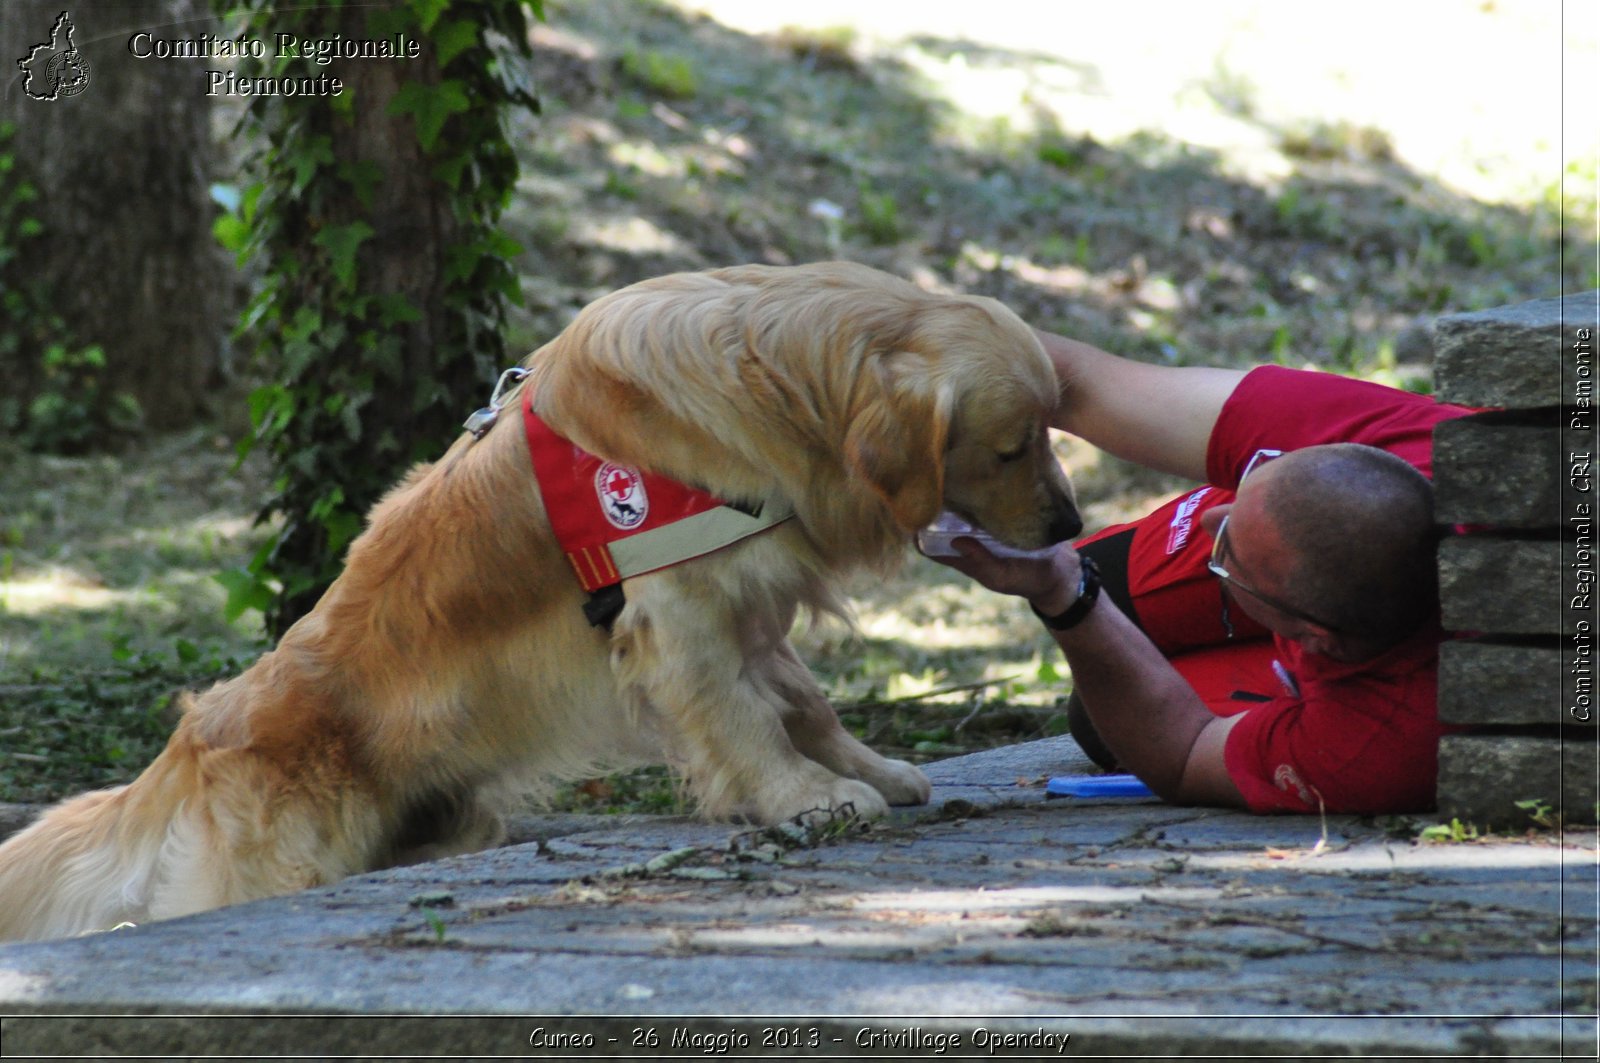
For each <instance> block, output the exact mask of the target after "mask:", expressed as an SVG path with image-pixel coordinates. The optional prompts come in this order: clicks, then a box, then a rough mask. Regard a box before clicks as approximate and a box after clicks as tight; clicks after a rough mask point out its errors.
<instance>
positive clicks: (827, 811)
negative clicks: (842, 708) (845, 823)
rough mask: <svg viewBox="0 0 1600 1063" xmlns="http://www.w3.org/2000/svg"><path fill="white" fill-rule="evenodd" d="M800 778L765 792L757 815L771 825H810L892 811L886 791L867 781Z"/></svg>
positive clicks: (835, 778)
mask: <svg viewBox="0 0 1600 1063" xmlns="http://www.w3.org/2000/svg"><path fill="white" fill-rule="evenodd" d="M907 766H908V767H909V765H907ZM919 774H920V773H919ZM797 781H799V782H800V783H801V784H800V785H795V786H789V787H782V788H773V789H770V790H769V791H768V792H767V793H764V794H762V795H761V797H760V799H759V800H758V802H757V811H756V816H755V818H756V819H757V820H758V821H760V822H761V823H763V824H767V825H769V826H770V825H771V824H774V823H782V822H784V821H785V820H791V819H799V820H800V821H801V822H802V823H805V824H807V825H810V824H820V823H824V822H827V821H828V820H830V819H834V818H836V817H837V816H839V815H840V814H841V813H844V812H853V813H854V814H855V815H857V816H860V817H861V818H863V819H878V818H880V817H882V816H887V815H888V814H889V804H888V802H887V801H885V800H884V797H883V794H881V793H879V792H878V791H877V790H876V789H875V788H873V787H871V786H869V785H867V784H866V783H864V782H858V781H856V780H855V779H842V778H839V777H838V776H833V778H832V779H830V780H828V781H826V782H819V781H818V780H816V779H814V778H807V779H804V780H797Z"/></svg>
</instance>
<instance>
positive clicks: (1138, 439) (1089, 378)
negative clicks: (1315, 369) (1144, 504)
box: [1034, 329, 1244, 481]
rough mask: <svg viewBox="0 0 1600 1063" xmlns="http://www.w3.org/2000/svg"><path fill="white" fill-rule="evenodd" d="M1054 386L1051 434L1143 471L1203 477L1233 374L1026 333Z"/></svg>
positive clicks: (1239, 375)
mask: <svg viewBox="0 0 1600 1063" xmlns="http://www.w3.org/2000/svg"><path fill="white" fill-rule="evenodd" d="M1034 331H1035V333H1036V334H1037V335H1038V337H1039V340H1040V342H1041V343H1043V344H1044V349H1045V353H1046V354H1048V355H1049V356H1050V360H1051V362H1053V363H1054V364H1055V368H1056V375H1057V377H1059V378H1060V381H1061V402H1060V405H1059V406H1058V407H1057V408H1056V415H1055V417H1054V418H1053V419H1052V421H1051V425H1052V427H1055V428H1059V429H1061V430H1062V431H1063V432H1070V433H1072V434H1073V435H1075V436H1078V437H1079V438H1081V439H1085V440H1087V441H1088V442H1090V443H1092V444H1094V445H1095V446H1097V447H1099V448H1100V449H1101V450H1105V451H1108V452H1109V453H1112V454H1115V455H1116V456H1117V457H1119V458H1124V459H1126V460H1128V461H1131V462H1135V463H1137V464H1139V465H1143V466H1146V467H1147V468H1151V469H1159V470H1161V471H1162V472H1169V473H1174V474H1176V475H1178V476H1183V477H1186V478H1188V479H1191V480H1197V481H1203V480H1204V479H1205V478H1206V446H1207V444H1208V443H1209V442H1210V439H1211V430H1212V428H1214V427H1215V426H1216V423H1217V417H1218V416H1219V415H1220V414H1221V413H1222V405H1223V403H1225V402H1227V400H1228V396H1229V395H1231V394H1233V389H1234V388H1236V387H1238V385H1239V381H1240V380H1242V379H1244V372H1243V371H1242V370H1237V369H1209V368H1204V367H1197V366H1196V367H1186V366H1162V365H1149V364H1147V363H1144V362H1135V361H1131V360H1129V359H1127V358H1119V357H1117V356H1116V355H1113V354H1108V353H1107V352H1105V351H1102V350H1101V349H1100V348H1098V347H1095V346H1092V345H1090V344H1087V343H1082V342H1080V341H1078V340H1073V339H1068V338H1067V337H1065V336H1057V335H1055V334H1053V333H1049V332H1040V331H1038V330H1037V329H1035V330H1034Z"/></svg>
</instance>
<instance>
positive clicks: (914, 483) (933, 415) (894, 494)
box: [844, 363, 954, 532]
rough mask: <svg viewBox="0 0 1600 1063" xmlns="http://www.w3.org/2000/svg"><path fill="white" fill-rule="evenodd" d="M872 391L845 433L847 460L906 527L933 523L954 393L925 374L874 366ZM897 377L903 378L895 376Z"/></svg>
mask: <svg viewBox="0 0 1600 1063" xmlns="http://www.w3.org/2000/svg"><path fill="white" fill-rule="evenodd" d="M873 375H874V376H875V377H876V381H875V387H874V388H873V393H872V394H871V395H870V396H869V397H868V398H867V401H866V402H865V403H863V404H862V406H861V407H860V408H859V409H858V411H857V412H856V415H855V418H854V419H853V420H852V421H851V423H850V429H849V431H848V432H847V433H846V434H845V440H844V456H845V462H846V464H847V465H848V467H849V468H850V470H851V471H852V472H854V473H855V474H856V475H857V476H859V477H860V478H861V479H862V480H863V481H864V482H865V483H866V484H867V485H868V486H869V487H871V488H872V490H873V491H874V492H875V493H876V494H877V495H878V496H879V497H880V498H882V499H883V501H884V503H885V504H886V505H887V506H888V507H889V512H890V513H891V514H893V516H894V520H895V523H896V524H898V525H899V526H900V527H901V528H902V529H904V530H905V531H907V532H911V531H915V530H916V529H918V528H923V527H926V526H927V525H929V524H931V523H933V519H934V518H935V517H937V516H938V515H939V510H940V509H941V508H943V500H944V452H945V444H946V442H947V440H948V439H949V436H950V417H951V407H952V406H953V405H954V403H953V400H952V397H951V396H950V395H949V394H948V393H946V392H945V391H944V390H943V389H941V390H940V391H935V390H934V389H933V387H932V386H931V385H930V383H929V382H928V381H927V380H926V379H925V378H919V379H916V380H910V379H906V378H905V377H904V376H901V375H900V374H896V373H895V372H894V370H893V369H892V368H891V367H889V366H888V365H885V364H883V363H879V364H878V365H877V366H874V367H873ZM897 377H899V379H897Z"/></svg>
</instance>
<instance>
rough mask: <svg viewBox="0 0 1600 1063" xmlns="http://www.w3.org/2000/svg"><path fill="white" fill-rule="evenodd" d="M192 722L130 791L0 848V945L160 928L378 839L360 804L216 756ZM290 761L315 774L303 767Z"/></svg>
mask: <svg viewBox="0 0 1600 1063" xmlns="http://www.w3.org/2000/svg"><path fill="white" fill-rule="evenodd" d="M195 723H196V721H195V719H194V717H193V715H191V714H186V715H185V718H184V719H183V720H182V721H181V722H180V724H179V726H178V729H177V731H176V732H175V733H174V734H173V736H172V738H171V740H170V741H169V742H168V743H167V747H166V749H165V750H163V751H162V753H161V755H160V756H159V757H157V758H156V759H155V761H154V762H153V763H152V764H151V765H150V766H149V767H148V768H146V769H145V771H144V773H143V774H141V775H140V776H139V777H138V778H137V779H135V780H134V781H133V782H131V783H129V784H128V785H126V786H121V787H117V788H115V789H110V790H101V791H97V792H95V793H90V794H84V795H83V796H81V797H76V798H73V799H71V800H69V801H66V802H63V803H62V804H60V805H57V806H56V807H54V808H52V809H50V810H49V811H47V812H46V813H45V814H44V815H43V816H42V817H40V818H39V820H38V821H37V822H35V823H33V824H32V825H31V826H29V827H28V828H26V829H25V830H23V831H22V832H20V833H19V834H17V835H16V836H14V837H13V838H11V839H10V840H9V841H7V842H6V843H5V844H4V845H0V940H19V939H21V940H36V939H41V938H52V937H64V936H70V935H74V934H81V933H85V932H89V931H95V930H107V929H111V928H112V927H115V926H117V925H119V924H122V923H141V922H145V921H147V920H151V919H168V918H172V917H174V916H179V915H187V914H189V913H191V912H198V911H202V910H205V909H207V908H214V907H218V906H220V905H224V904H233V903H237V902H239V901H244V900H252V899H255V898H258V897H266V896H272V895H274V894H280V893H288V892H291V891H293V890H296V889H302V888H305V887H307V886H312V885H318V884H321V883H323V882H330V881H335V880H337V879H338V878H341V877H343V876H344V875H345V874H348V873H350V871H352V870H355V869H356V867H355V863H356V862H355V861H353V860H351V858H350V854H349V849H350V846H349V841H350V839H352V838H361V837H371V836H372V835H373V834H375V833H376V832H375V831H374V829H373V827H372V824H371V823H368V822H366V821H365V820H366V818H368V814H370V808H367V807H364V806H365V805H366V803H365V802H361V801H355V802H351V801H348V800H344V801H341V800H339V796H343V795H338V796H331V797H330V795H326V794H324V795H322V796H323V797H330V799H328V800H326V801H318V800H316V799H315V798H314V797H313V795H311V794H309V793H307V792H306V790H305V789H304V788H303V787H299V786H296V785H295V782H294V781H293V779H292V777H291V771H292V770H293V769H292V768H291V769H285V768H284V767H283V766H282V765H280V764H278V763H276V760H277V758H275V757H272V756H263V755H262V753H263V751H260V750H253V749H251V748H249V747H247V746H246V747H234V748H216V747H214V746H212V745H211V744H210V743H208V742H206V741H205V740H204V738H203V737H202V736H201V733H200V732H201V730H202V728H200V727H198V726H196V725H195ZM288 759H290V760H291V761H292V762H293V763H294V764H295V765H298V766H300V767H303V768H305V769H306V770H307V771H308V772H309V773H310V774H312V775H313V776H315V775H316V774H317V768H316V765H315V764H314V763H313V761H314V758H312V757H304V758H300V759H298V760H295V759H294V758H288ZM319 811H320V812H321V814H319ZM357 820H361V822H360V823H357V822H356V821H357ZM341 842H343V843H345V844H341Z"/></svg>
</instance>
